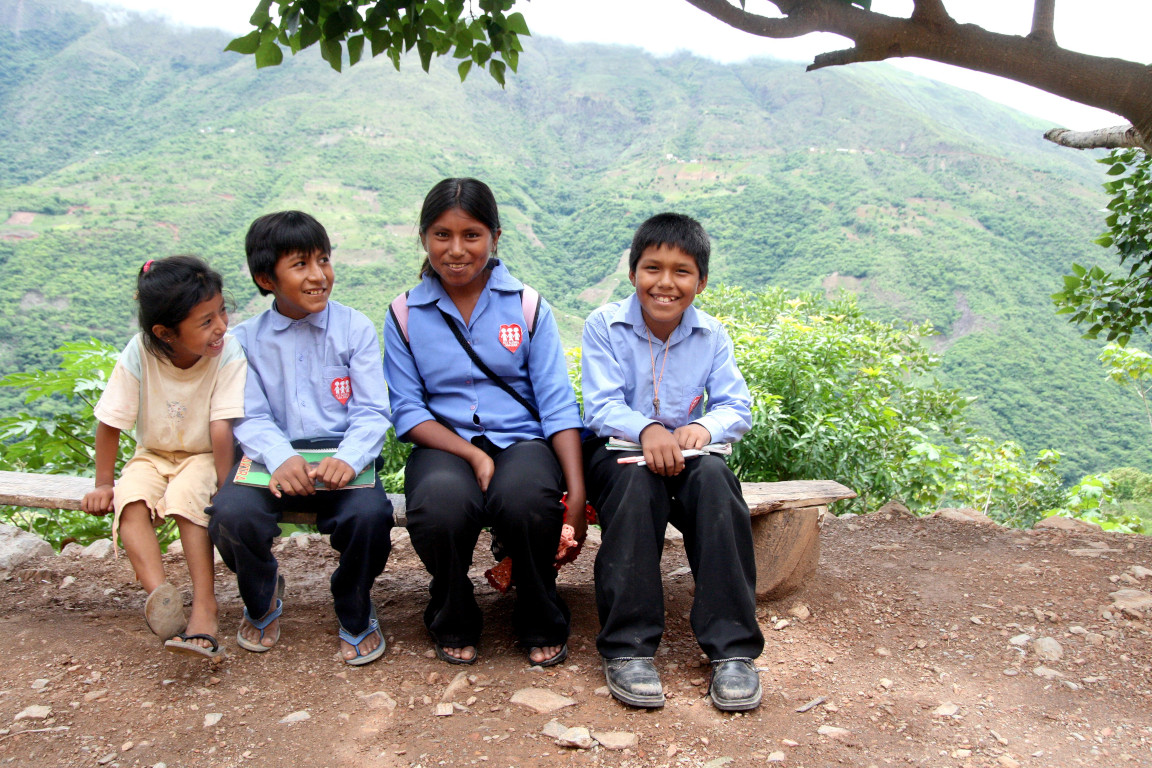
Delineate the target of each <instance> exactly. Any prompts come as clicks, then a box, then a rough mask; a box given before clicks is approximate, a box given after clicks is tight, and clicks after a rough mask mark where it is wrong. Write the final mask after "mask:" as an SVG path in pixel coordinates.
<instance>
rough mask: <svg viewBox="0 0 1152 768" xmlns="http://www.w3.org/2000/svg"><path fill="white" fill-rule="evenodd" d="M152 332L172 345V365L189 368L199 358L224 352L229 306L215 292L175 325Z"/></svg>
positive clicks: (157, 327) (159, 327)
mask: <svg viewBox="0 0 1152 768" xmlns="http://www.w3.org/2000/svg"><path fill="white" fill-rule="evenodd" d="M153 331H154V333H156V335H157V336H159V337H160V338H161V339H163V340H164V343H166V344H167V345H168V346H169V347H171V348H172V364H173V365H174V366H176V367H177V368H191V367H192V366H193V365H195V364H196V362H197V361H198V360H199V359H200V358H201V357H218V356H219V355H220V353H221V352H223V351H224V334H225V333H226V332H227V331H228V305H227V303H226V302H225V301H224V297H223V296H221V295H220V294H216V295H215V296H213V297H212V298H210V299H205V300H204V301H202V302H200V303H199V304H197V305H196V306H194V307H192V310H191V311H190V312H189V313H188V316H187V317H186V318H184V319H183V320H181V321H180V323H179V324H178V325H177V326H176V327H175V328H164V327H163V326H156V327H155V328H154V329H153Z"/></svg>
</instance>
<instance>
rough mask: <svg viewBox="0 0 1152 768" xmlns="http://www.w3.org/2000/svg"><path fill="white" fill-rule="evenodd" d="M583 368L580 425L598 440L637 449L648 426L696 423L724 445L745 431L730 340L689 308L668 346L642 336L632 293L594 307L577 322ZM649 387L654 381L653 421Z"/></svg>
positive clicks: (746, 400)
mask: <svg viewBox="0 0 1152 768" xmlns="http://www.w3.org/2000/svg"><path fill="white" fill-rule="evenodd" d="M649 338H651V347H649ZM653 358H655V369H656V372H655V375H653V371H652V369H653ZM665 358H667V359H665ZM582 366H583V388H584V421H585V423H586V424H587V425H588V428H589V429H591V430H592V431H593V432H595V433H596V434H597V435H599V436H600V437H618V438H622V439H624V440H631V441H633V442H639V440H640V432H641V431H643V430H644V428H645V427H647V426H648V425H650V424H652V423H653V422H659V423H660V424H663V425H664V426H665V427H667V428H668V429H673V430H674V429H676V428H678V427H682V426H684V425H685V424H690V423H692V422H696V423H697V424H700V425H701V426H703V427H704V428H705V429H707V430H708V434H710V435H711V436H712V442H714V443H730V442H733V441H735V440H739V439H740V436H741V435H743V434H744V433H745V432H747V431H748V430H749V428H751V426H752V412H751V404H752V398H751V396H750V395H749V394H748V385H747V384H746V383H745V382H744V377H743V376H742V375H741V374H740V369H739V368H737V367H736V359H735V358H734V357H733V355H732V340H731V339H729V338H728V333H727V331H725V330H724V326H723V325H721V324H720V322H719V321H718V320H717V319H716V318H714V317H712V316H711V315H709V314H707V313H705V312H701V311H700V310H698V309H696V307H693V306H690V307H688V309H687V310H686V311H685V312H684V316H683V317H682V318H681V319H680V324H679V325H678V326H676V328H675V330H673V331H672V333H671V334H670V335H669V336H668V341H667V342H661V341H660V339H658V338H656V337H655V336H652V337H649V335H648V326H647V325H646V324H645V323H644V316H643V313H642V312H641V309H640V302H639V300H637V298H636V295H635V294H633V295H632V296H629V297H628V298H627V299H625V300H624V301H617V302H614V303H612V304H606V305H604V306H603V307H600V308H599V309H597V310H596V311H595V312H593V313H592V314H591V315H589V316H588V319H587V320H586V321H584V350H583V363H582ZM661 370H663V371H664V376H663V379H660V371H661ZM654 380H659V381H660V413H659V415H657V414H656V409H655V407H654V406H653V404H652V399H653V396H654V394H655V386H654Z"/></svg>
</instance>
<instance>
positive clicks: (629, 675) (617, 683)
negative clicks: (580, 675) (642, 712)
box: [604, 657, 664, 708]
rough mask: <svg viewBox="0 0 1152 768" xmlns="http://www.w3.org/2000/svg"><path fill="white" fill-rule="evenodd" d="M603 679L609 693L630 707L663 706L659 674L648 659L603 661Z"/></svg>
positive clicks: (634, 658)
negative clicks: (605, 681)
mask: <svg viewBox="0 0 1152 768" xmlns="http://www.w3.org/2000/svg"><path fill="white" fill-rule="evenodd" d="M604 678H605V679H606V680H607V681H608V690H609V692H611V694H612V695H613V696H615V697H616V698H617V699H618V700H619V701H622V702H623V703H625V704H627V705H628V706H630V707H646V708H654V707H662V706H664V688H663V686H661V685H660V674H659V673H658V672H657V671H656V666H655V665H654V664H653V663H652V659H650V658H636V657H627V658H623V659H604Z"/></svg>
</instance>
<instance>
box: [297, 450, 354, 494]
mask: <svg viewBox="0 0 1152 768" xmlns="http://www.w3.org/2000/svg"><path fill="white" fill-rule="evenodd" d="M308 476H309V477H310V478H312V480H313V481H316V480H319V481H321V482H322V483H324V487H326V488H329V489H331V490H333V491H338V490H340V489H341V488H343V487H344V486H346V485H348V483H350V482H352V478H354V477H356V472H355V470H353V469H352V465H351V464H349V463H348V462H346V461H344V460H343V459H338V458H336V457H335V456H325V457H324V458H323V459H321V461H320V464H319V465H317V467H316V469H310V470H309V471H308Z"/></svg>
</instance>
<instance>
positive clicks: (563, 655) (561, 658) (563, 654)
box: [528, 643, 568, 667]
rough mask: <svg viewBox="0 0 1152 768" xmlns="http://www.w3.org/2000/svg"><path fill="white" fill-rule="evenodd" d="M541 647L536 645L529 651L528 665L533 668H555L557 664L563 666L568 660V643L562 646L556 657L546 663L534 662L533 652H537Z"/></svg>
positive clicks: (548, 659)
mask: <svg viewBox="0 0 1152 768" xmlns="http://www.w3.org/2000/svg"><path fill="white" fill-rule="evenodd" d="M540 647H541V646H539V645H534V646H532V647H531V648H529V649H528V665H529V666H532V667H554V666H556V665H557V664H563V663H564V662H565V661H567V660H568V643H564V644H562V645H561V646H560V650H558V651H556V653H555V655H553V656H551V657H550V658H547V659H544V661H532V651H534V650H537V649H538V648H540Z"/></svg>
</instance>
